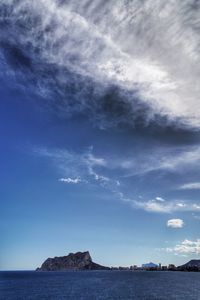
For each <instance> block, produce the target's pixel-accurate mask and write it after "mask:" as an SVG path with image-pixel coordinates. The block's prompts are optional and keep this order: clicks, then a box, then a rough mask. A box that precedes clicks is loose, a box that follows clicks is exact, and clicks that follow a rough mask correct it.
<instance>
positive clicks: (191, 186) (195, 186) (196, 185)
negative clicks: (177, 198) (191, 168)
mask: <svg viewBox="0 0 200 300" xmlns="http://www.w3.org/2000/svg"><path fill="white" fill-rule="evenodd" d="M179 189H181V190H199V189H200V182H190V183H185V184H183V185H181V186H180V187H179Z"/></svg>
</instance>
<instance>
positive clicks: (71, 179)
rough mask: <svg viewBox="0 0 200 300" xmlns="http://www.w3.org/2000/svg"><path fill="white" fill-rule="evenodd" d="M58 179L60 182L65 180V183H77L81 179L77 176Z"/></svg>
mask: <svg viewBox="0 0 200 300" xmlns="http://www.w3.org/2000/svg"><path fill="white" fill-rule="evenodd" d="M59 181H61V182H65V183H73V184H77V183H80V182H82V180H81V179H80V177H77V178H70V177H68V178H60V179H59Z"/></svg>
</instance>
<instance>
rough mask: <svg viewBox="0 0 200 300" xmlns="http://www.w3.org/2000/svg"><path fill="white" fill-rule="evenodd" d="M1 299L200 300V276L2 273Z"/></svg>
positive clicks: (129, 272) (99, 272)
mask: <svg viewBox="0 0 200 300" xmlns="http://www.w3.org/2000/svg"><path fill="white" fill-rule="evenodd" d="M0 299H1V300H3V299H6V300H7V299H8V300H15V299H19V300H21V299H23V300H29V299H41V300H43V299H48V300H50V299H52V300H53V299H56V300H62V299H69V300H70V299H73V300H76V299H88V300H92V299H125V300H128V299H147V300H151V299H168V300H169V299H185V300H190V299H195V300H198V299H200V273H182V272H140V271H139V272H133V271H79V272H34V271H27V272H24V271H21V272H17V271H16V272H0Z"/></svg>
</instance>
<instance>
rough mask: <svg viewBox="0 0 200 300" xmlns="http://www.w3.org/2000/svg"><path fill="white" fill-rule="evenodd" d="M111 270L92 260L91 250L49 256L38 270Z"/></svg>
mask: <svg viewBox="0 0 200 300" xmlns="http://www.w3.org/2000/svg"><path fill="white" fill-rule="evenodd" d="M67 270H110V268H109V267H105V266H101V265H99V264H97V263H95V262H93V261H92V258H91V256H90V253H89V251H86V252H77V253H70V254H69V255H67V256H59V257H54V258H47V259H46V260H45V261H44V263H43V264H42V265H41V267H40V268H37V269H36V271H67Z"/></svg>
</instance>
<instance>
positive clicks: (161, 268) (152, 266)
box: [111, 262, 179, 271]
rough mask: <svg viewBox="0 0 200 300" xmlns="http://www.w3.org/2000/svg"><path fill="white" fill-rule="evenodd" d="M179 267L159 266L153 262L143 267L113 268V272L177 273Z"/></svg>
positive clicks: (172, 265)
mask: <svg viewBox="0 0 200 300" xmlns="http://www.w3.org/2000/svg"><path fill="white" fill-rule="evenodd" d="M178 268H179V267H176V266H175V265H174V264H169V265H167V266H164V265H161V263H159V264H154V263H152V262H150V263H147V264H142V266H137V265H133V266H130V267H121V266H120V267H111V270H129V271H142V270H143V271H177V270H178Z"/></svg>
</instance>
